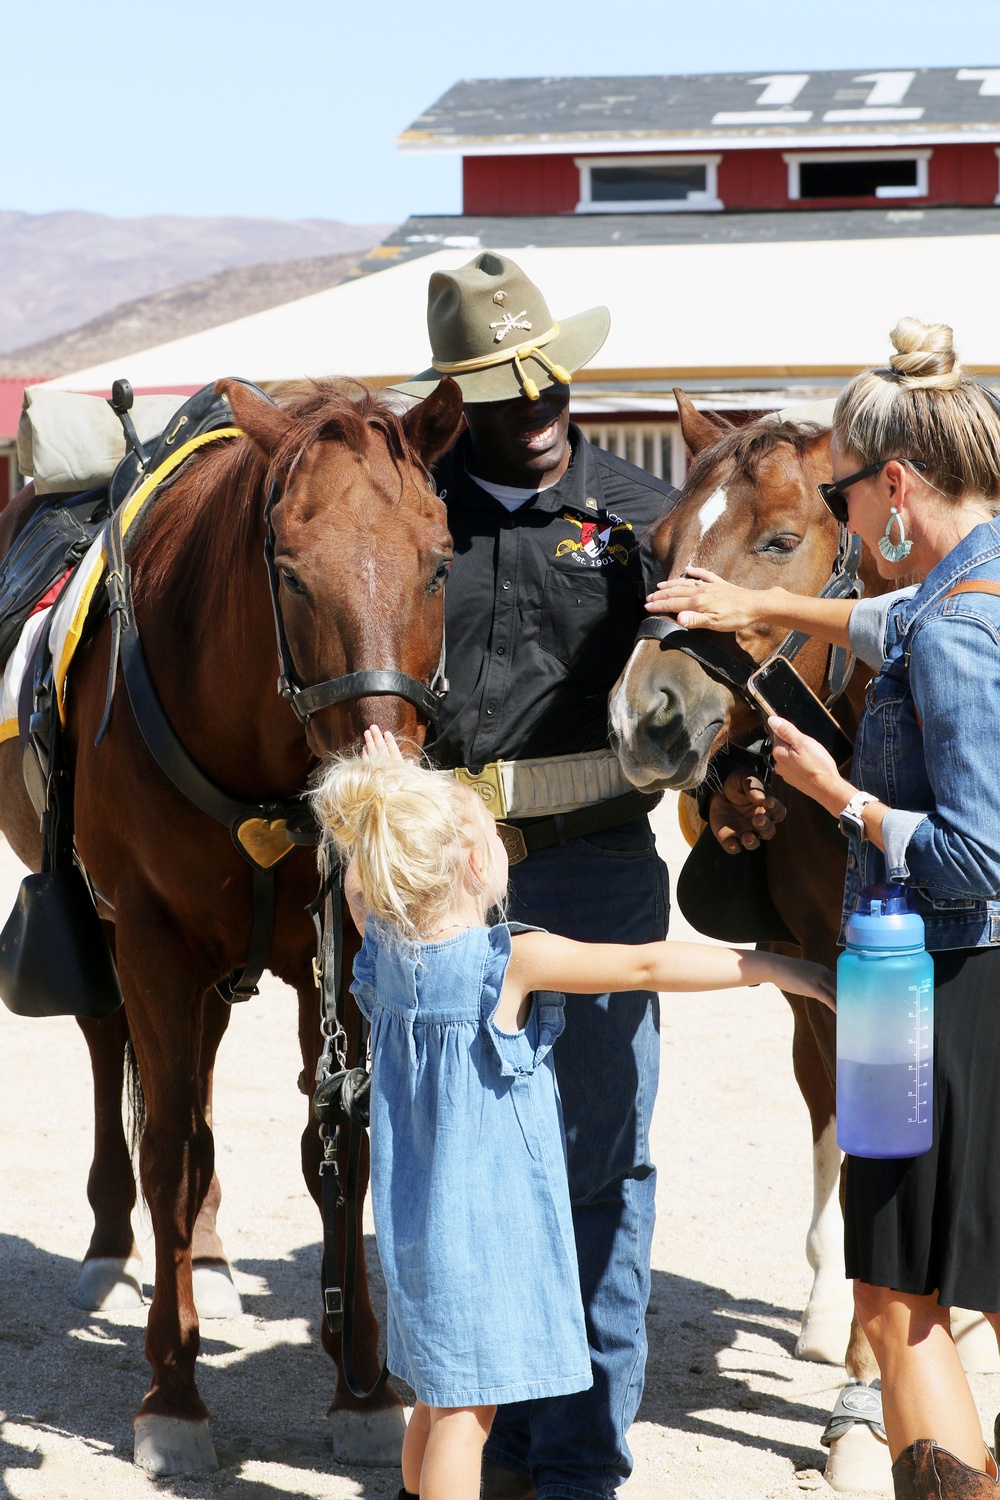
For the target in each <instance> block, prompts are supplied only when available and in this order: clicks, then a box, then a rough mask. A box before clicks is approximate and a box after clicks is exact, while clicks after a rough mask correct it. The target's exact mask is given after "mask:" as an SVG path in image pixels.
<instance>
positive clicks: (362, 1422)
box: [330, 1406, 406, 1469]
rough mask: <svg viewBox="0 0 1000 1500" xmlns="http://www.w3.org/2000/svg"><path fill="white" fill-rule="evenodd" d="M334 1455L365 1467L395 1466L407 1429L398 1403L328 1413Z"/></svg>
mask: <svg viewBox="0 0 1000 1500" xmlns="http://www.w3.org/2000/svg"><path fill="white" fill-rule="evenodd" d="M330 1424H331V1425H330V1435H331V1442H332V1444H333V1456H334V1458H335V1459H337V1461H338V1462H339V1463H342V1464H359V1465H360V1466H361V1467H362V1468H366V1469H398V1467H399V1462H400V1458H401V1456H402V1452H403V1437H404V1435H405V1433H406V1413H405V1412H404V1411H403V1408H402V1407H401V1406H388V1407H383V1409H382V1410H381V1411H372V1412H367V1411H335V1412H333V1413H332V1414H331V1416H330Z"/></svg>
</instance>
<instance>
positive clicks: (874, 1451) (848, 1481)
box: [824, 1422, 892, 1495]
mask: <svg viewBox="0 0 1000 1500" xmlns="http://www.w3.org/2000/svg"><path fill="white" fill-rule="evenodd" d="M824 1477H825V1479H826V1482H827V1484H828V1485H829V1486H830V1488H831V1489H834V1490H847V1491H849V1492H851V1493H854V1494H857V1495H891V1494H892V1464H891V1462H890V1459H889V1447H888V1444H887V1443H884V1442H883V1441H882V1439H881V1438H879V1437H876V1435H875V1433H874V1432H872V1430H871V1428H870V1427H868V1426H867V1425H866V1424H865V1423H864V1422H856V1423H855V1424H854V1426H853V1427H849V1428H848V1429H847V1431H846V1432H845V1433H844V1435H843V1437H839V1438H835V1439H834V1441H833V1442H832V1443H831V1444H830V1454H829V1457H828V1458H827V1461H826V1469H825V1471H824Z"/></svg>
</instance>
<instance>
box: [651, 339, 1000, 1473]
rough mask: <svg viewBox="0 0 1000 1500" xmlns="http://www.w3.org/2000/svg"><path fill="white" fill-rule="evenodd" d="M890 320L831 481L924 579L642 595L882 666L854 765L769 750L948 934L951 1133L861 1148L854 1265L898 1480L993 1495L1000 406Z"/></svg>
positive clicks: (838, 440) (883, 563)
mask: <svg viewBox="0 0 1000 1500" xmlns="http://www.w3.org/2000/svg"><path fill="white" fill-rule="evenodd" d="M891 338H892V342H893V345H894V347H895V353H894V354H893V356H892V358H891V359H890V361H889V366H888V368H885V369H876V370H867V371H865V372H864V373H863V374H861V375H858V376H857V377H856V378H855V379H854V380H853V381H851V383H850V384H849V385H848V386H847V388H846V389H845V390H844V392H843V393H842V395H841V397H840V399H839V400H838V402H837V406H836V410H835V414H834V421H833V441H832V449H831V454H832V460H833V476H834V477H833V483H832V484H828V485H821V486H820V493H821V495H822V497H823V499H824V501H825V502H826V504H827V506H828V507H829V509H830V510H831V511H832V512H833V514H834V516H836V517H837V519H838V520H839V521H842V522H844V523H845V524H847V525H848V526H849V527H850V529H851V530H852V531H854V532H856V533H858V534H860V536H861V537H862V538H863V539H864V541H865V543H866V544H867V546H868V548H869V550H870V551H871V553H872V554H873V556H874V557H875V559H876V562H877V564H878V570H879V573H880V574H881V575H882V577H883V578H887V579H897V580H900V581H904V580H905V581H907V582H908V581H909V579H911V578H917V579H919V580H921V582H920V584H919V587H917V588H913V587H908V588H905V589H903V590H901V591H899V592H896V593H891V594H887V595H882V596H881V597H879V598H877V599H871V600H863V601H861V602H860V603H857V604H854V603H850V602H843V601H839V602H838V601H830V600H822V599H804V598H801V597H798V596H795V595H792V594H788V593H786V592H785V591H784V590H783V589H780V588H775V589H767V590H763V591H759V592H757V591H751V590H746V589H740V588H735V587H733V586H732V585H730V584H727V583H725V582H724V581H723V580H722V579H719V578H717V577H716V576H715V575H714V574H711V573H708V572H706V571H703V570H698V569H693V570H691V576H690V577H687V578H680V579H673V580H671V581H669V582H665V583H662V584H661V585H660V586H659V588H658V589H657V590H656V592H655V594H653V595H651V596H650V599H649V601H648V605H647V607H648V608H649V609H651V610H652V611H653V612H654V613H667V614H675V615H676V616H677V619H678V621H679V622H680V623H681V624H682V625H687V626H700V627H703V628H709V629H716V630H726V631H729V630H742V629H745V628H747V627H748V626H750V625H753V624H754V623H756V622H768V623H773V624H777V625H779V626H780V627H781V628H782V629H784V628H786V627H787V628H788V629H790V630H805V631H807V632H809V633H811V634H813V635H815V636H817V637H818V638H819V639H821V640H825V641H830V642H833V643H836V644H838V645H850V646H851V647H852V648H853V650H854V651H855V652H856V653H857V654H858V655H859V656H860V657H861V658H862V659H863V660H864V661H866V662H868V663H869V664H870V665H871V666H873V667H877V668H878V669H879V670H878V676H877V677H876V678H875V679H874V680H873V682H872V685H871V687H870V689H869V692H868V701H867V709H866V712H865V714H864V716H863V718H862V721H861V725H860V727H859V730H858V737H857V741H856V744H855V752H854V763H853V767H852V772H851V779H850V780H849V781H847V780H845V779H844V778H843V777H842V776H841V775H840V774H839V772H838V770H837V767H836V766H835V765H834V763H833V761H832V759H831V758H830V756H829V755H827V754H826V753H825V752H824V751H823V750H821V749H820V747H819V746H818V745H817V744H816V742H815V741H814V740H810V739H807V738H806V737H805V736H804V735H802V734H800V733H799V732H798V731H797V730H796V729H795V728H794V727H793V726H792V725H791V724H789V723H787V722H786V721H784V720H780V719H772V720H771V721H770V726H771V730H772V733H773V735H774V762H775V767H776V769H777V770H778V772H779V774H780V775H781V776H782V777H783V778H784V780H785V781H786V782H788V783H789V785H791V786H795V787H798V788H800V789H801V790H802V791H804V792H807V793H808V794H809V795H810V796H811V797H814V798H815V799H816V801H817V802H819V803H820V804H821V805H822V806H823V807H825V808H826V809H827V811H828V812H830V813H832V814H833V815H834V816H835V817H838V818H840V819H841V827H842V828H844V829H845V831H850V832H851V834H852V837H851V845H850V854H849V857H848V876H847V888H846V892H845V897H844V912H845V915H846V914H847V913H848V912H850V911H851V910H852V909H853V906H854V902H855V899H856V897H857V895H858V892H859V891H860V890H861V889H862V888H863V887H865V886H867V885H872V884H874V883H876V882H878V881H882V880H886V879H888V880H892V881H902V882H905V883H906V885H907V886H908V889H909V892H910V902H911V905H912V906H913V907H914V908H915V909H916V910H917V911H918V912H919V913H920V914H921V916H922V917H923V919H924V923H925V928H926V941H927V947H928V949H929V950H931V951H932V952H933V954H934V961H935V989H936V998H935V1016H934V1022H935V1036H934V1046H935V1057H934V1067H935V1073H934V1115H935V1118H934V1145H933V1148H932V1149H931V1151H929V1152H928V1153H927V1154H926V1155H924V1156H918V1157H914V1158H912V1159H909V1160H903V1161H864V1160H861V1159H859V1158H849V1159H848V1171H847V1204H846V1248H847V1270H848V1275H849V1276H852V1277H853V1278H854V1283H855V1302H856V1306H857V1310H858V1314H859V1317H860V1319H861V1322H862V1324H863V1325H864V1328H865V1331H866V1333H867V1334H868V1337H869V1339H870V1341H871V1344H872V1348H873V1349H874V1351H875V1355H876V1358H877V1359H878V1362H879V1368H880V1370H881V1373H882V1400H883V1408H884V1415H885V1427H886V1433H887V1435H888V1439H889V1448H890V1452H891V1454H892V1458H893V1460H894V1463H893V1480H894V1484H895V1493H896V1496H897V1497H899V1500H912V1497H920V1500H922V1497H925V1496H926V1497H930V1496H933V1497H935V1500H943V1497H959V1496H960V1497H962V1500H978V1497H982V1496H993V1497H996V1496H997V1495H998V1494H1000V1483H998V1474H997V1466H996V1463H995V1461H994V1457H993V1455H992V1454H991V1453H990V1452H989V1451H988V1450H986V1449H985V1448H984V1444H983V1435H982V1429H981V1427H980V1423H979V1417H978V1414H977V1411H976V1405H975V1402H974V1401H973V1399H972V1394H971V1392H970V1390H969V1386H968V1383H967V1381H966V1379H965V1374H964V1371H963V1369H962V1365H961V1361H960V1360H959V1357H958V1354H957V1352H956V1349H955V1345H954V1343H953V1341H952V1338H951V1331H950V1325H949V1316H948V1309H949V1307H950V1306H951V1305H957V1306H961V1307H970V1308H976V1309H980V1310H981V1311H982V1312H984V1313H985V1314H986V1316H987V1317H988V1318H989V1320H990V1322H991V1323H992V1324H993V1327H994V1329H995V1330H1000V1153H998V1152H997V1149H996V1141H997V1138H998V1135H1000V522H998V521H997V519H996V516H997V513H998V511H1000V408H998V405H997V401H996V397H995V396H993V395H992V393H990V392H988V391H987V390H986V389H985V388H984V387H983V386H982V385H980V384H979V383H978V382H976V381H974V380H972V379H970V378H969V377H967V376H966V375H964V374H963V372H962V369H961V366H960V365H959V363H958V358H957V355H956V353H955V350H954V348H953V346H952V331H951V329H950V328H948V327H946V326H945V325H943V324H933V325H930V326H926V325H924V324H923V323H920V322H918V321H917V320H916V319H914V318H904V319H902V320H901V322H900V323H899V324H898V325H897V326H896V328H895V329H894V330H893V333H892V335H891Z"/></svg>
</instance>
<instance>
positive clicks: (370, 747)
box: [361, 724, 403, 760]
mask: <svg viewBox="0 0 1000 1500" xmlns="http://www.w3.org/2000/svg"><path fill="white" fill-rule="evenodd" d="M361 755H362V758H363V759H364V760H372V759H373V758H374V757H375V756H376V755H385V756H388V758H389V759H390V760H402V759H403V754H402V751H401V750H400V748H399V746H398V745H397V744H396V740H395V736H394V735H393V733H392V730H391V729H387V730H386V731H385V733H384V734H383V732H382V730H381V729H380V728H379V727H378V725H377V724H371V725H369V727H368V728H367V729H366V730H365V748H364V749H363V750H362V752H361Z"/></svg>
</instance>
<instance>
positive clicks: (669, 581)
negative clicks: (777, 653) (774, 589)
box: [646, 568, 765, 630]
mask: <svg viewBox="0 0 1000 1500" xmlns="http://www.w3.org/2000/svg"><path fill="white" fill-rule="evenodd" d="M764 600H765V595H764V593H763V592H762V591H761V590H760V589H741V588H737V586H736V584H734V583H726V581H725V579H724V578H720V577H719V576H718V574H716V573H710V572H709V571H708V569H707V568H688V569H687V570H686V571H685V573H684V576H683V577H682V578H665V579H664V580H663V581H662V583H658V584H657V586H656V589H655V591H654V592H653V593H652V594H647V595H646V609H647V610H648V611H649V613H650V614H651V615H676V617H677V623H678V625H684V626H686V627H687V628H688V629H689V630H745V629H746V627H747V626H748V625H754V624H756V623H757V622H758V621H759V620H762V619H763V618H764V613H763V611H764Z"/></svg>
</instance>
